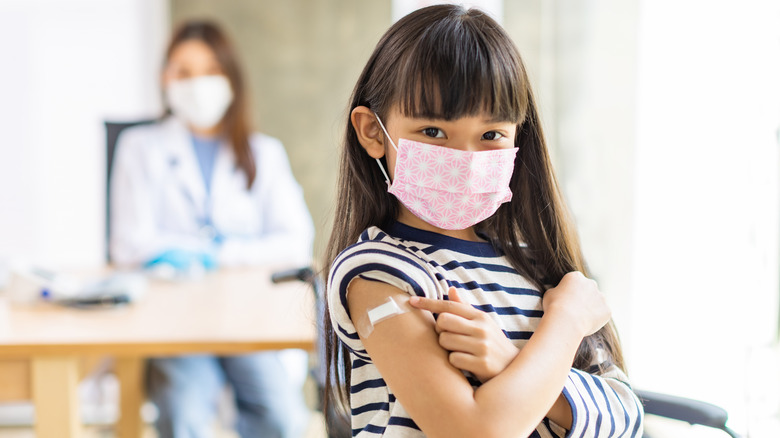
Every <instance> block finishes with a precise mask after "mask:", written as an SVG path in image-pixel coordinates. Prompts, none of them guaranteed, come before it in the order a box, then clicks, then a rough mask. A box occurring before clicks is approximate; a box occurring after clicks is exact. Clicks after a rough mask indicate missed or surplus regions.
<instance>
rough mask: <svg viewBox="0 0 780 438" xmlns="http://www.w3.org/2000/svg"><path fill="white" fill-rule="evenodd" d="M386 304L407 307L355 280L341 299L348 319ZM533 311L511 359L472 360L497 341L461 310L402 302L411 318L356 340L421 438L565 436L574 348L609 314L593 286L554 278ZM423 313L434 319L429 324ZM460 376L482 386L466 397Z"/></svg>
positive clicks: (470, 311)
mask: <svg viewBox="0 0 780 438" xmlns="http://www.w3.org/2000/svg"><path fill="white" fill-rule="evenodd" d="M389 296H392V297H393V298H394V299H396V300H401V301H403V300H408V299H409V296H408V295H407V294H406V293H404V292H403V291H401V290H400V289H398V288H396V287H394V286H390V285H387V284H385V283H379V282H372V281H368V280H363V279H359V278H357V279H355V280H353V281H352V283H351V284H350V286H349V293H348V295H347V297H348V298H347V299H348V305H349V308H350V313H351V314H352V315H361V314H364V313H365V312H366V311H367V309H370V308H372V307H374V306H376V305H378V304H381V303H382V302H384V301H385V300H386V299H387V297H389ZM543 303H544V310H545V315H544V317H542V319H541V321H540V323H539V326H538V327H537V330H536V331H535V333H534V335H533V336H532V337H531V339H530V340H529V341H528V343H527V344H526V345H525V346H524V347H523V349H522V350H520V351H516V352H511V350H509V349H505V352H508V353H506V354H503V353H500V354H497V355H495V356H490V357H487V356H486V355H484V354H481V353H480V352H481V351H485V350H481V349H482V348H483V347H485V344H484V342H482V340H484V339H485V338H486V337H487V336H482V335H484V334H485V333H501V331H500V330H498V328H497V327H494V328H493V329H491V328H490V326H489V324H490V322H489V318H487V320H486V319H484V318H486V317H485V316H484V314H483V313H482V312H480V311H479V310H477V309H474V308H472V307H471V306H469V305H468V304H464V303H459V302H457V301H440V300H428V299H424V298H417V297H414V298H412V300H411V304H412V305H413V306H415V307H416V308H417V310H414V311H412V312H407V313H404V314H402V315H399V316H397V317H394V318H391V319H388V320H386V321H384V322H382V323H381V324H378V325H377V326H376V327H375V328H374V331H373V332H372V334H371V335H370V336H368V337H367V338H365V339H362V341H363V345H364V346H365V348H366V351H367V352H368V353H369V355H370V356H371V358H372V360H373V362H374V364H375V365H376V367H377V369H378V371H379V372H380V374H381V375H382V377H383V378H384V379H385V381H386V382H387V384H388V386H389V387H391V388H393V392H394V393H395V395H396V397H397V398H398V400H399V401H400V402H401V404H402V405H403V406H404V408H405V409H406V411H407V412H408V413H409V414H410V415H411V416H412V418H413V419H414V420H415V423H416V424H417V425H418V426H419V427H420V428H421V429H422V431H423V432H424V433H425V434H426V436H429V437H460V436H463V437H473V436H484V437H508V436H520V437H525V436H528V435H530V434H531V433H532V431H533V430H534V429H535V428H536V427H537V426H538V425H539V423H540V422H541V421H542V419H543V418H544V417H548V418H550V419H551V420H552V421H554V422H556V423H557V424H559V425H560V426H563V427H566V428H569V427H571V423H572V412H571V408H570V406H569V404H568V402H567V401H566V399H565V398H564V397H563V396H562V394H561V391H562V389H563V387H564V383H565V382H566V379H567V376H568V374H569V370H570V367H571V363H572V361H573V359H574V355H575V354H576V351H577V348H578V346H579V344H580V341H581V340H582V338H583V337H584V336H587V335H588V334H590V333H593V332H595V331H596V330H598V329H599V328H600V327H602V326H603V325H604V324H605V323H606V322H607V321H608V319H609V309H608V308H607V306H606V304H605V302H604V300H603V298H602V297H601V295H600V293H599V292H598V289H597V288H596V286H595V283H593V282H592V281H591V280H588V279H587V278H585V277H584V276H582V274H579V273H572V274H568V275H567V276H566V277H564V279H563V280H562V281H561V283H560V284H559V285H558V286H557V287H556V288H553V289H551V290H549V291H548V292H547V293H546V294H545V299H544V302H543ZM431 313H438V314H440V316H439V318H438V319H439V321H435V320H434V318H433V316H432V314H431ZM442 333H448V335H447V336H441V334H442ZM475 333H476V335H475ZM502 335H503V334H502ZM475 339H477V341H476V342H475ZM487 342H488V343H490V342H495V344H494V345H488V346H487V347H486V348H487V350H489V351H499V350H504V348H505V347H506V346H505V345H502V344H500V342H501V341H500V340H498V339H497V338H494V339H492V340H489V341H487ZM442 343H444V345H446V348H445V346H443V345H442ZM485 357H487V359H485ZM502 362H506V363H505V364H503V363H502ZM453 363H454V364H457V366H456V365H454V364H453ZM496 364H497V365H496ZM461 369H464V370H468V371H472V372H473V373H474V374H475V375H476V376H477V377H478V378H480V380H482V381H483V382H484V383H483V385H481V386H480V387H479V388H478V389H476V390H474V389H473V388H472V387H471V385H470V384H469V382H468V381H467V380H466V378H465V377H464V375H463V374H462V372H461ZM410 370H414V372H410ZM497 370H498V371H497Z"/></svg>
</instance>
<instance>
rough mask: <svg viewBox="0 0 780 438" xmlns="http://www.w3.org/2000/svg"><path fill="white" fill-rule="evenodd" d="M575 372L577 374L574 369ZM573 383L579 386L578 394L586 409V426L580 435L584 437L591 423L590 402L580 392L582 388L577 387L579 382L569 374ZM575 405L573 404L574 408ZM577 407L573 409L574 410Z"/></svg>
mask: <svg viewBox="0 0 780 438" xmlns="http://www.w3.org/2000/svg"><path fill="white" fill-rule="evenodd" d="M574 374H577V371H576V370H575V371H574ZM569 378H570V379H571V381H572V383H574V387H575V388H577V395H579V396H580V400H582V407H583V409H585V426H584V427H583V428H582V435H580V437H584V436H585V434H586V433H587V432H588V426H589V425H590V409H588V403H587V402H586V401H585V397H583V396H582V393H581V392H580V389H579V388H578V387H577V384H576V383H575V382H574V379H573V378H572V377H571V376H569ZM573 407H574V406H572V408H573ZM574 410H575V409H572V411H574Z"/></svg>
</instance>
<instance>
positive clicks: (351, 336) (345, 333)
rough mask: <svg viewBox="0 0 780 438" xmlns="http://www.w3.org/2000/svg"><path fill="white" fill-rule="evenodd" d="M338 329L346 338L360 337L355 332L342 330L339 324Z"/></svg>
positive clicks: (354, 338) (355, 338)
mask: <svg viewBox="0 0 780 438" xmlns="http://www.w3.org/2000/svg"><path fill="white" fill-rule="evenodd" d="M338 329H339V331H340V332H341V334H342V335H344V337H346V338H347V339H352V340H358V339H360V336H358V334H357V333H350V332H348V331H346V330H344V328H343V327H341V326H338Z"/></svg>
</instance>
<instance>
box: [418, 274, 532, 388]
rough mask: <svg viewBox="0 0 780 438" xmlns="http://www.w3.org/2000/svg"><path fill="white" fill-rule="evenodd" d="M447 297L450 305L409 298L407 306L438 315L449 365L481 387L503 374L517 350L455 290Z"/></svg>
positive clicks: (450, 290)
mask: <svg viewBox="0 0 780 438" xmlns="http://www.w3.org/2000/svg"><path fill="white" fill-rule="evenodd" d="M448 294H449V297H450V300H449V301H443V300H432V299H428V298H420V297H412V298H411V299H410V300H409V302H410V303H411V304H412V305H413V306H414V307H416V308H418V309H424V310H428V311H430V312H432V313H438V314H439V317H438V318H437V319H436V332H437V333H439V345H441V346H442V348H444V349H445V350H447V351H449V352H450V353H449V361H450V364H452V366H454V367H455V368H458V369H461V370H464V371H469V372H471V373H472V374H474V376H476V378H477V379H479V380H480V381H481V382H483V383H484V382H486V381H488V380H490V379H491V378H493V377H495V376H496V375H497V374H498V373H500V372H501V371H504V369H505V368H506V367H507V366H508V365H509V363H510V362H512V360H513V359H514V358H515V356H517V354H518V353H519V352H520V350H519V349H518V348H517V347H515V346H514V344H513V343H512V341H510V340H509V339H508V338H507V337H506V335H505V334H504V332H503V331H502V330H501V329H500V328H499V327H498V326H497V325H496V323H495V322H493V320H492V319H491V318H490V316H488V314H487V313H485V312H483V311H481V310H478V309H475V308H474V307H472V306H471V305H469V304H468V303H464V302H463V301H462V300H461V298H460V296H458V293H457V292H456V291H455V288H454V287H451V288H450V289H449V291H448Z"/></svg>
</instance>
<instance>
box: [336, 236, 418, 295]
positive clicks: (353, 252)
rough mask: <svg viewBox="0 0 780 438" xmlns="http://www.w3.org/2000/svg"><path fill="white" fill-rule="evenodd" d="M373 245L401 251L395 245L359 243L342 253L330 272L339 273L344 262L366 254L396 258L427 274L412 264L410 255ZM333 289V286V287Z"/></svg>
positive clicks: (387, 243) (370, 242)
mask: <svg viewBox="0 0 780 438" xmlns="http://www.w3.org/2000/svg"><path fill="white" fill-rule="evenodd" d="M373 243H378V244H381V245H384V246H387V247H390V248H392V249H394V250H397V251H399V249H398V247H397V246H395V245H393V244H391V243H389V242H373V241H369V242H358V243H356V244H354V245H351V246H349V247H347V249H345V250H344V251H342V252H341V254H339V257H338V258H337V259H336V262H335V264H334V265H333V266H332V267H331V269H330V272H338V271H339V269H340V268H341V265H342V264H344V262H346V261H347V260H349V259H351V258H352V257H355V256H357V255H361V254H366V253H374V254H384V255H389V256H391V257H395V258H397V259H399V260H401V261H404V262H407V263H409V264H411V265H415V266H417V268H419V269H420V270H422V271H423V272H426V271H425V269H423V268H422V267H421V266H420V265H419V264H417V263H414V262H412V261H411V260H412V259H409V258H408V257H406V255H408V254H406V253H404V255H401V254H399V253H397V252H391V251H388V250H383V249H376V248H375V245H372V244H373ZM361 247H364V248H362V249H361ZM418 261H421V260H419V258H418ZM422 263H423V264H424V261H422ZM426 274H427V272H426ZM334 278H335V277H334ZM332 279H333V278H332ZM349 280H352V278H350V279H349ZM342 281H343V279H342ZM331 288H332V285H331Z"/></svg>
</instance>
